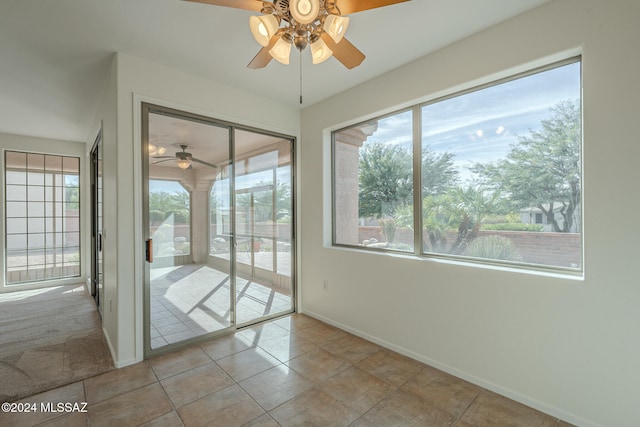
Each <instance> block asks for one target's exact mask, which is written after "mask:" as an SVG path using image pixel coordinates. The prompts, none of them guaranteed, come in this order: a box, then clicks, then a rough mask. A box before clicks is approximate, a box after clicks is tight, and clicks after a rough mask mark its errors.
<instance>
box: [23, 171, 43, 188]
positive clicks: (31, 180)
mask: <svg viewBox="0 0 640 427" xmlns="http://www.w3.org/2000/svg"><path fill="white" fill-rule="evenodd" d="M27 184H28V185H44V173H42V172H28V173H27Z"/></svg>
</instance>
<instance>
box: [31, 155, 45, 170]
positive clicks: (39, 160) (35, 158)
mask: <svg viewBox="0 0 640 427" xmlns="http://www.w3.org/2000/svg"><path fill="white" fill-rule="evenodd" d="M27 169H29V171H43V170H44V155H43V154H33V153H28V154H27Z"/></svg>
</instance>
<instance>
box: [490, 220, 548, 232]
mask: <svg viewBox="0 0 640 427" xmlns="http://www.w3.org/2000/svg"><path fill="white" fill-rule="evenodd" d="M482 229H483V230H494V231H542V230H543V227H542V225H541V224H524V223H522V222H504V223H499V224H482Z"/></svg>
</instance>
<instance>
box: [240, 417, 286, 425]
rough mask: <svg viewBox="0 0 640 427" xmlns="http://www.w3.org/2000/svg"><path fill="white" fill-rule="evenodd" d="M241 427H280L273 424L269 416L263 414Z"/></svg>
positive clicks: (275, 423) (273, 421)
mask: <svg viewBox="0 0 640 427" xmlns="http://www.w3.org/2000/svg"><path fill="white" fill-rule="evenodd" d="M242 427H280V424H278V423H277V422H275V420H274V419H273V418H271V415H269V414H264V415H261V416H259V417H258V418H256V419H255V420H253V421H251V422H250V423H248V424H245V425H244V426H242Z"/></svg>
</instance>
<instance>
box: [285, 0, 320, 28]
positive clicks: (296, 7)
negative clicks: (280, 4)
mask: <svg viewBox="0 0 640 427" xmlns="http://www.w3.org/2000/svg"><path fill="white" fill-rule="evenodd" d="M289 12H291V16H293V19H295V20H296V22H299V23H300V24H310V23H312V22H313V21H315V20H316V18H317V17H318V12H320V0H289Z"/></svg>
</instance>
